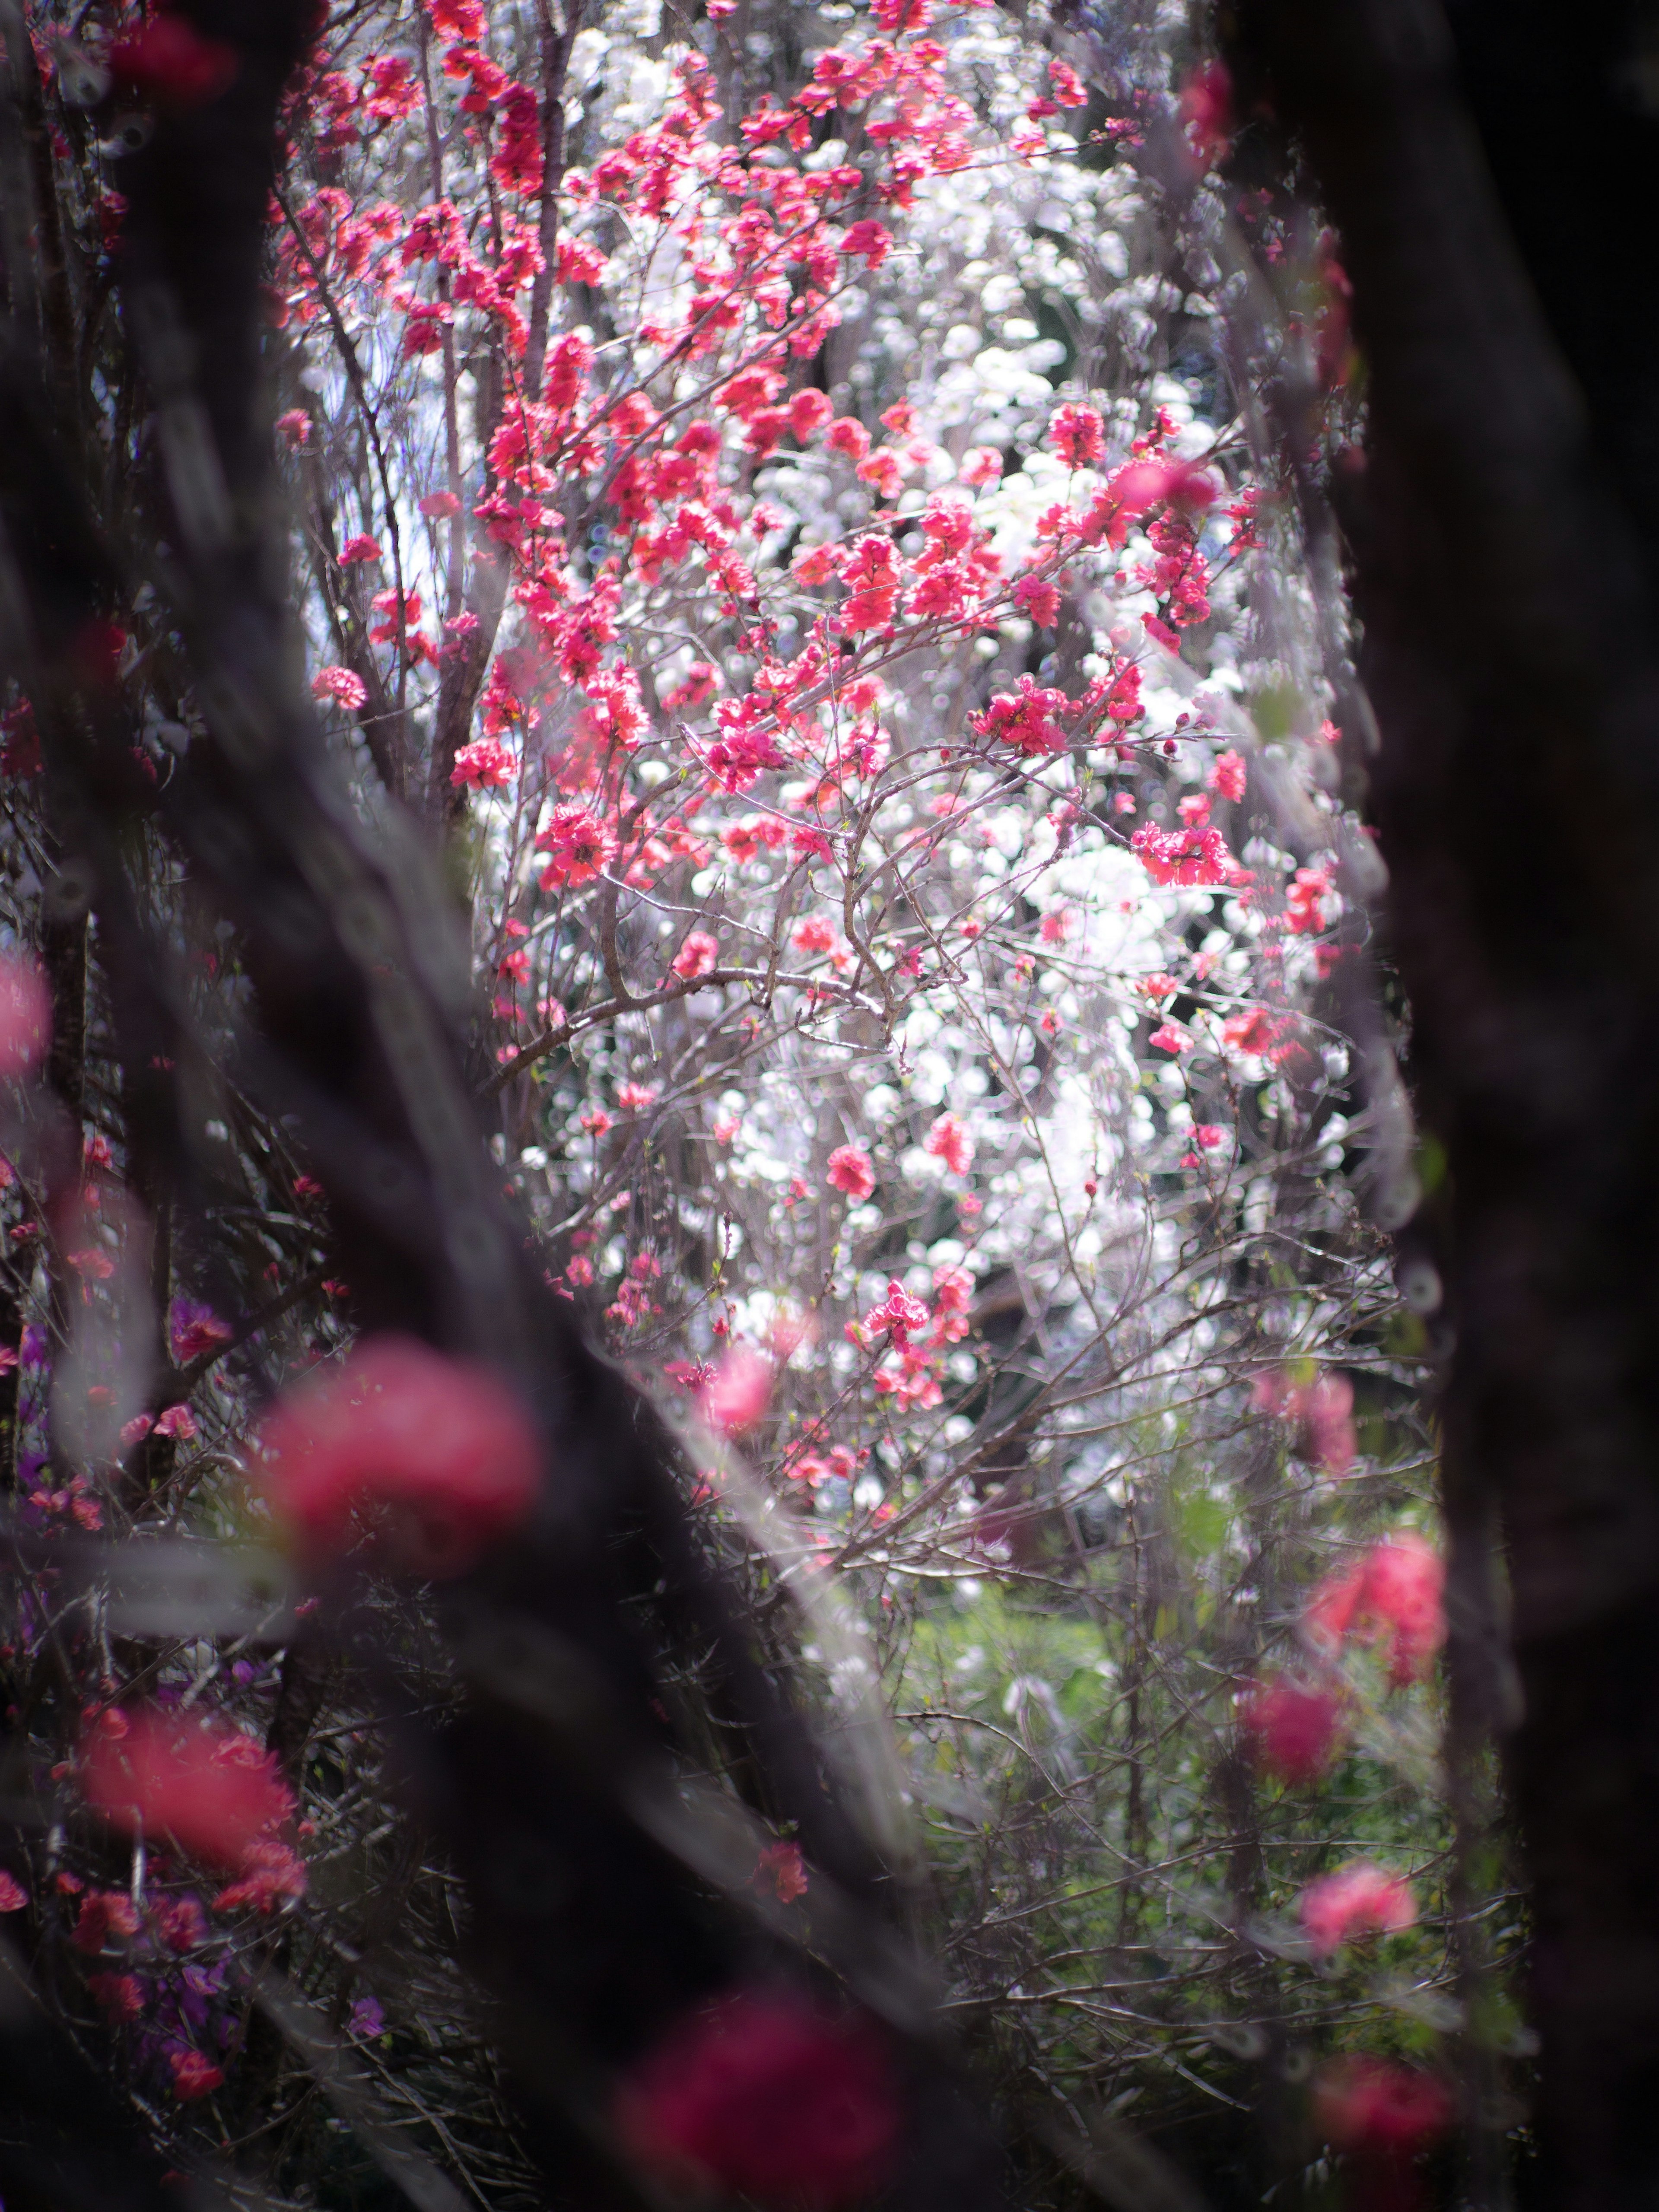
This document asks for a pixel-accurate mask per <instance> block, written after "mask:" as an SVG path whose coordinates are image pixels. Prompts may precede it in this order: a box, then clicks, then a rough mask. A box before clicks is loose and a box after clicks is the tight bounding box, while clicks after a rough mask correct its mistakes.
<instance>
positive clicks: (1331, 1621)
mask: <svg viewBox="0 0 1659 2212" xmlns="http://www.w3.org/2000/svg"><path fill="white" fill-rule="evenodd" d="M1445 1580H1446V1571H1445V1567H1444V1565H1443V1563H1442V1561H1441V1559H1440V1556H1439V1554H1438V1553H1437V1552H1436V1550H1435V1548H1434V1547H1433V1546H1432V1545H1431V1543H1430V1542H1429V1541H1428V1540H1427V1538H1426V1537H1424V1536H1419V1534H1417V1532H1416V1530H1415V1529H1411V1528H1407V1529H1402V1530H1401V1532H1400V1533H1399V1534H1397V1535H1395V1536H1391V1537H1389V1539H1388V1540H1387V1541H1384V1542H1383V1543H1381V1544H1373V1545H1372V1547H1370V1550H1369V1551H1368V1552H1367V1553H1365V1555H1364V1558H1363V1559H1361V1560H1359V1561H1358V1564H1357V1565H1354V1566H1352V1567H1349V1568H1346V1570H1344V1571H1342V1572H1340V1573H1339V1574H1334V1575H1328V1576H1327V1577H1325V1579H1324V1581H1323V1582H1322V1583H1320V1584H1319V1586H1318V1588H1317V1589H1316V1590H1315V1592H1314V1594H1313V1595H1312V1597H1311V1598H1310V1600H1309V1602H1308V1607H1307V1611H1306V1613H1304V1616H1303V1627H1304V1633H1305V1635H1306V1636H1307V1638H1308V1640H1309V1642H1310V1644H1312V1645H1313V1646H1314V1647H1315V1649H1316V1650H1321V1651H1325V1652H1332V1651H1334V1650H1338V1649H1340V1645H1341V1644H1342V1643H1343V1642H1344V1641H1345V1640H1346V1638H1349V1637H1352V1638H1355V1639H1356V1640H1357V1641H1358V1642H1359V1643H1362V1644H1375V1645H1377V1646H1379V1647H1380V1648H1381V1650H1382V1652H1383V1657H1384V1659H1385V1660H1386V1662H1387V1666H1388V1671H1389V1681H1390V1682H1391V1683H1392V1684H1393V1685H1394V1686H1395V1688H1396V1689H1403V1688H1404V1687H1405V1686H1406V1685H1407V1683H1410V1682H1419V1681H1422V1680H1424V1679H1425V1677H1426V1675H1427V1674H1428V1672H1429V1669H1430V1668H1431V1666H1432V1665H1433V1663H1434V1655H1435V1653H1436V1652H1437V1650H1439V1649H1440V1646H1441V1644H1443V1642H1444V1641H1445V1637H1446V1621H1445V1614H1444V1612H1443V1609H1442V1604H1441V1598H1442V1593H1443V1589H1444V1588H1445Z"/></svg>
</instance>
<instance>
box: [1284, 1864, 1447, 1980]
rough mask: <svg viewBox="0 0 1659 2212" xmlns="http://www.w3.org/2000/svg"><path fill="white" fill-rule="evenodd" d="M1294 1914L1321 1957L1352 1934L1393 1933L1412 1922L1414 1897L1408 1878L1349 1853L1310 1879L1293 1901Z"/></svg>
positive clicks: (1352, 1936)
mask: <svg viewBox="0 0 1659 2212" xmlns="http://www.w3.org/2000/svg"><path fill="white" fill-rule="evenodd" d="M1296 1909H1297V1917H1299V1918H1300V1920H1301V1922H1302V1925H1303V1926H1304V1928H1305V1929H1307V1931H1308V1941H1309V1942H1310V1943H1311V1944H1312V1946H1313V1948H1314V1949H1315V1951H1316V1953H1317V1954H1319V1955H1320V1956H1321V1957H1322V1958H1328V1957H1329V1955H1330V1954H1331V1953H1332V1952H1333V1951H1336V1950H1339V1949H1340V1948H1341V1946H1342V1945H1343V1944H1344V1943H1350V1942H1352V1941H1353V1939H1354V1937H1355V1936H1392V1935H1396V1934H1398V1932H1399V1931H1400V1929H1402V1928H1410V1927H1412V1926H1413V1924H1414V1923H1415V1922H1416V1919H1417V1901H1416V1899H1414V1898H1413V1895H1412V1887H1411V1884H1410V1883H1409V1882H1408V1881H1402V1880H1401V1877H1400V1876H1399V1875H1391V1874H1384V1872H1383V1869H1382V1868H1381V1867H1377V1866H1373V1865H1372V1864H1371V1863H1370V1860H1369V1859H1354V1860H1352V1861H1351V1862H1350V1863H1349V1864H1348V1865H1346V1866H1344V1867H1339V1868H1338V1869H1336V1872H1335V1873H1334V1874H1328V1875H1325V1876H1324V1878H1323V1879H1322V1881H1315V1882H1310V1883H1309V1885H1308V1887H1307V1888H1306V1889H1304V1891H1303V1893H1302V1895H1301V1897H1300V1898H1299V1899H1297V1908H1296Z"/></svg>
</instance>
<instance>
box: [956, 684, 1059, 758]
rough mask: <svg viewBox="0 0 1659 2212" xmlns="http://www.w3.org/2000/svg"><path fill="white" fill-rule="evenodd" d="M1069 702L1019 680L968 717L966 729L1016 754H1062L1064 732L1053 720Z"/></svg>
mask: <svg viewBox="0 0 1659 2212" xmlns="http://www.w3.org/2000/svg"><path fill="white" fill-rule="evenodd" d="M1070 705H1071V702H1070V700H1069V699H1067V697H1066V694H1065V693H1064V692H1063V691H1056V690H1054V689H1053V688H1052V686H1049V685H1046V684H1038V683H1036V681H1035V680H1034V679H1033V678H1031V677H1030V676H1022V677H1021V678H1020V679H1019V682H1018V685H1017V686H1016V688H1015V689H1014V690H1012V692H1006V691H1005V692H1002V693H1000V695H999V696H997V697H995V698H994V699H993V700H992V701H991V702H990V704H989V705H988V706H987V708H986V709H985V711H984V713H983V714H970V715H969V717H968V726H969V729H970V730H973V731H975V732H976V733H978V734H979V735H981V736H982V737H987V738H1000V740H1001V741H1002V743H1003V744H1009V745H1012V746H1013V748H1014V750H1016V751H1017V752H1022V753H1025V754H1028V755H1031V756H1040V755H1042V754H1044V753H1056V752H1060V751H1063V750H1064V749H1065V744H1066V732H1065V731H1064V729H1062V728H1061V726H1060V723H1059V722H1058V721H1057V720H1055V717H1056V716H1057V715H1060V714H1064V713H1065V712H1066V709H1067V708H1069V707H1070Z"/></svg>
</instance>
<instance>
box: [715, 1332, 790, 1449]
mask: <svg viewBox="0 0 1659 2212" xmlns="http://www.w3.org/2000/svg"><path fill="white" fill-rule="evenodd" d="M698 1395H699V1396H700V1398H701V1399H702V1410H703V1414H704V1417H705V1418H706V1419H707V1420H708V1423H709V1425H710V1426H711V1427H713V1428H716V1429H718V1430H719V1431H720V1433H721V1435H722V1436H727V1437H741V1436H746V1435H747V1433H748V1432H749V1431H750V1429H752V1428H754V1427H755V1426H756V1425H757V1423H758V1422H759V1421H760V1420H761V1419H763V1417H764V1415H765V1413H766V1408H767V1405H768V1402H769V1400H770V1398H771V1395H772V1363H771V1361H770V1360H769V1359H766V1358H763V1357H762V1355H761V1354H760V1353H759V1352H756V1351H754V1350H753V1349H752V1348H751V1347H750V1346H748V1345H746V1344H734V1345H733V1346H732V1348H731V1350H730V1351H729V1352H726V1355H725V1357H724V1358H722V1359H721V1360H720V1364H719V1365H718V1366H717V1367H716V1368H715V1370H714V1374H713V1375H712V1376H711V1377H710V1378H709V1380H708V1382H707V1383H705V1384H704V1385H703V1387H702V1390H701V1391H700V1392H699V1394H698Z"/></svg>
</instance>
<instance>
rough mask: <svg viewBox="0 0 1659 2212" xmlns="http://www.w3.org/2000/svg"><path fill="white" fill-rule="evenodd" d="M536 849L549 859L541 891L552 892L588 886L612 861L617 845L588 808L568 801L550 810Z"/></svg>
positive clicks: (543, 875)
mask: <svg viewBox="0 0 1659 2212" xmlns="http://www.w3.org/2000/svg"><path fill="white" fill-rule="evenodd" d="M536 847H537V850H538V852H543V853H545V854H547V855H548V860H547V866H546V867H545V868H544V870H543V871H542V878H541V881H542V888H543V890H557V889H559V888H560V887H562V885H565V884H570V885H572V886H574V885H577V884H591V883H592V881H593V880H594V878H596V877H597V876H599V874H601V873H602V872H603V871H604V870H605V868H607V867H608V866H610V865H611V860H613V859H614V858H615V856H616V851H617V841H616V838H615V837H614V836H612V835H611V831H610V830H609V829H606V828H605V824H604V823H603V822H602V821H601V820H600V819H599V816H598V815H597V814H596V813H595V812H594V811H593V810H592V807H591V806H586V805H581V804H580V803H578V802H577V801H575V800H567V801H565V802H564V803H563V804H562V805H557V806H556V807H555V808H554V809H553V812H552V815H551V817H550V819H549V821H548V824H547V827H546V828H545V829H543V830H542V831H541V832H540V834H539V835H538V837H537V839H536Z"/></svg>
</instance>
